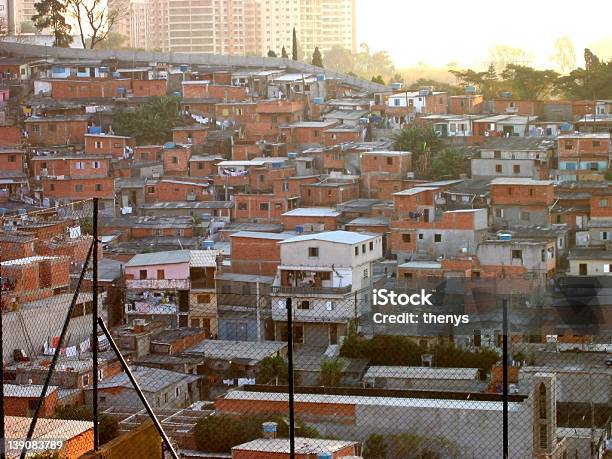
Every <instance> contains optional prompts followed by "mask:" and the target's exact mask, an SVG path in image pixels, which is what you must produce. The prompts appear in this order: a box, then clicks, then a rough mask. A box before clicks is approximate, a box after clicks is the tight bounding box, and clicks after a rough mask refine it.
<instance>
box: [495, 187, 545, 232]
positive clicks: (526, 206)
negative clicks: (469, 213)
mask: <svg viewBox="0 0 612 459" xmlns="http://www.w3.org/2000/svg"><path fill="white" fill-rule="evenodd" d="M554 202H555V193H554V185H553V182H552V181H550V180H533V179H529V178H496V179H494V180H492V181H491V221H492V223H493V225H508V224H510V225H530V224H538V225H545V224H548V223H549V222H550V210H551V208H552V206H553V204H554Z"/></svg>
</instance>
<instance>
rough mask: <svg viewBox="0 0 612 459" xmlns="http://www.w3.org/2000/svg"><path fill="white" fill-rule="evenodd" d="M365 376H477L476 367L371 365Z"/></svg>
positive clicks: (454, 378) (475, 377) (438, 377)
mask: <svg viewBox="0 0 612 459" xmlns="http://www.w3.org/2000/svg"><path fill="white" fill-rule="evenodd" d="M366 378H406V379H453V380H465V379H468V380H471V379H477V378H478V368H434V367H400V366H371V367H370V368H368V371H367V372H366V374H365V376H364V379H366Z"/></svg>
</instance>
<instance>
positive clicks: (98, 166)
mask: <svg viewBox="0 0 612 459" xmlns="http://www.w3.org/2000/svg"><path fill="white" fill-rule="evenodd" d="M91 165H92V167H93V168H94V169H100V168H101V167H102V164H101V163H100V161H93V162H92V163H91Z"/></svg>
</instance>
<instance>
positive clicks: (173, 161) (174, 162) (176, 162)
mask: <svg viewBox="0 0 612 459" xmlns="http://www.w3.org/2000/svg"><path fill="white" fill-rule="evenodd" d="M172 164H178V158H177V157H176V156H173V157H172Z"/></svg>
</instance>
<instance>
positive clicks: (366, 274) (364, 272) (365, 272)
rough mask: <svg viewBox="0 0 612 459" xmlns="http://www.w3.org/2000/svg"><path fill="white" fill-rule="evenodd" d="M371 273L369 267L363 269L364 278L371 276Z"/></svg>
mask: <svg viewBox="0 0 612 459" xmlns="http://www.w3.org/2000/svg"><path fill="white" fill-rule="evenodd" d="M369 274H370V273H369V272H368V268H366V269H364V270H363V278H364V279H367V278H368V277H370V276H369Z"/></svg>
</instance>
